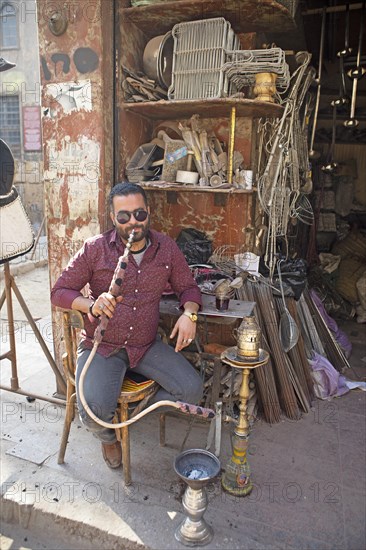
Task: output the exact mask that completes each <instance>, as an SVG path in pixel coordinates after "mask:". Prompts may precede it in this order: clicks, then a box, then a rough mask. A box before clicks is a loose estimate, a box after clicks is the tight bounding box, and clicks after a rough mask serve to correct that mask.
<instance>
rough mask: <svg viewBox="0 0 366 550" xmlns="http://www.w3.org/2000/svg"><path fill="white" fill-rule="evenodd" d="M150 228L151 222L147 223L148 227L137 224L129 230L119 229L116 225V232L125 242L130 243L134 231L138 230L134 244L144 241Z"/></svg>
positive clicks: (134, 237)
mask: <svg viewBox="0 0 366 550" xmlns="http://www.w3.org/2000/svg"><path fill="white" fill-rule="evenodd" d="M149 228H150V220H148V221H147V224H146V225H143V224H138V223H136V224H135V225H134V226H133V227H129V228H128V229H123V228H122V227H118V225H116V231H117V233H118V235H119V236H120V238H121V239H122V240H123V241H128V237H129V236H130V233H131V231H132V229H136V233H135V234H134V236H133V242H134V243H138V242H140V241H142V240H144V239H145V238H146V237H147V234H148V232H149Z"/></svg>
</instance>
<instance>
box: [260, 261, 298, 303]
mask: <svg viewBox="0 0 366 550" xmlns="http://www.w3.org/2000/svg"><path fill="white" fill-rule="evenodd" d="M279 260H282V258H281V257H280V258H278V261H279ZM307 268H308V265H307V263H306V260H304V259H303V258H296V259H294V260H291V259H287V260H285V259H284V260H282V261H281V275H282V282H283V286H284V291H285V296H293V297H294V298H295V300H296V301H297V300H299V299H300V297H301V294H302V292H303V290H304V288H305V286H306V283H307ZM259 273H261V274H262V275H264V276H265V277H268V276H269V269H268V268H267V267H266V265H265V264H264V261H263V258H261V259H260V263H259ZM273 284H274V286H275V287H276V288H278V289H279V288H280V287H279V282H278V278H276V277H275V278H274V279H273Z"/></svg>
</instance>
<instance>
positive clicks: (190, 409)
mask: <svg viewBox="0 0 366 550" xmlns="http://www.w3.org/2000/svg"><path fill="white" fill-rule="evenodd" d="M133 234H134V229H133V230H132V231H131V233H130V235H129V237H128V241H127V244H126V249H125V251H124V253H123V255H122V256H121V257H120V258H119V259H118V263H117V267H116V269H115V271H114V275H113V278H112V282H111V285H110V287H109V293H110V294H112V295H113V296H114V297H115V298H117V296H119V295H121V289H122V282H123V279H124V276H125V272H126V268H127V265H128V253H129V251H130V248H131V245H132V241H133ZM108 320H109V319H108V317H107V315H105V313H102V315H101V319H100V322H99V325H98V326H97V328H96V329H95V332H94V343H93V348H92V350H91V352H90V355H89V357H88V359H87V361H86V363H85V365H84V367H83V370H82V371H81V374H80V379H79V396H80V401H81V403H82V405H83V407H84V409H85V411H86V412H87V413H88V415H89V416H90V417H91V418H92V419H93V420H94V421H95V422H97V424H100V425H101V426H104V427H105V428H112V429H114V430H115V429H118V428H124V427H125V426H129V425H130V424H133V423H134V422H137V420H140V418H142V417H143V416H145V415H146V414H149V413H150V412H152V411H154V410H155V409H157V408H159V407H173V408H175V409H179V410H180V411H181V412H184V413H189V414H195V415H199V416H202V417H203V418H213V417H214V416H215V412H214V411H213V410H212V409H207V408H204V407H199V406H197V405H192V404H191V403H184V402H182V401H169V400H167V399H166V400H163V401H158V402H157V403H154V404H153V405H150V406H149V407H147V408H146V409H144V410H143V411H141V412H140V413H138V414H136V416H134V417H133V418H131V419H130V420H126V421H125V422H119V423H116V424H114V423H111V422H105V421H104V420H102V419H101V418H98V417H97V416H96V415H95V414H94V412H93V411H92V410H91V408H90V407H89V405H88V403H87V401H86V399H85V396H84V379H85V376H86V373H87V371H88V368H89V367H90V365H91V362H92V361H93V359H94V356H95V354H96V352H97V349H98V346H99V344H100V342H101V341H102V340H103V336H104V334H105V330H106V328H107V325H108Z"/></svg>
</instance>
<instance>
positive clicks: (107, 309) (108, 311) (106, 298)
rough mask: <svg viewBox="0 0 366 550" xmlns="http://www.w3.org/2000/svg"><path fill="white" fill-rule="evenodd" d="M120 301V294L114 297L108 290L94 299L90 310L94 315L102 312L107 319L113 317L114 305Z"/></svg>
mask: <svg viewBox="0 0 366 550" xmlns="http://www.w3.org/2000/svg"><path fill="white" fill-rule="evenodd" d="M121 301H122V296H117V298H115V297H114V296H113V294H110V293H109V292H102V294H101V295H100V296H98V298H97V299H96V300H95V302H94V305H93V308H92V311H93V314H94V315H101V314H102V313H104V314H105V315H106V316H107V317H108V319H111V318H112V317H113V313H114V309H115V307H116V305H117V304H118V303H119V302H121Z"/></svg>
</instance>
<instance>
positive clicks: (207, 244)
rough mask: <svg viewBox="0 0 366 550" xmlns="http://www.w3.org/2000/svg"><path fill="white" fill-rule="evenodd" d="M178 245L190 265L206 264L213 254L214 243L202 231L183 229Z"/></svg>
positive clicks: (178, 238) (177, 240)
mask: <svg viewBox="0 0 366 550" xmlns="http://www.w3.org/2000/svg"><path fill="white" fill-rule="evenodd" d="M176 243H177V245H178V247H179V248H180V250H181V251H182V252H183V254H184V257H185V259H186V260H187V262H188V263H189V264H204V263H206V262H207V261H208V259H209V258H210V256H211V254H212V242H211V241H210V239H209V238H208V237H207V235H206V234H205V233H203V232H202V231H198V229H194V228H193V227H189V228H187V229H182V231H181V232H180V233H179V235H178V237H177V239H176Z"/></svg>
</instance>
